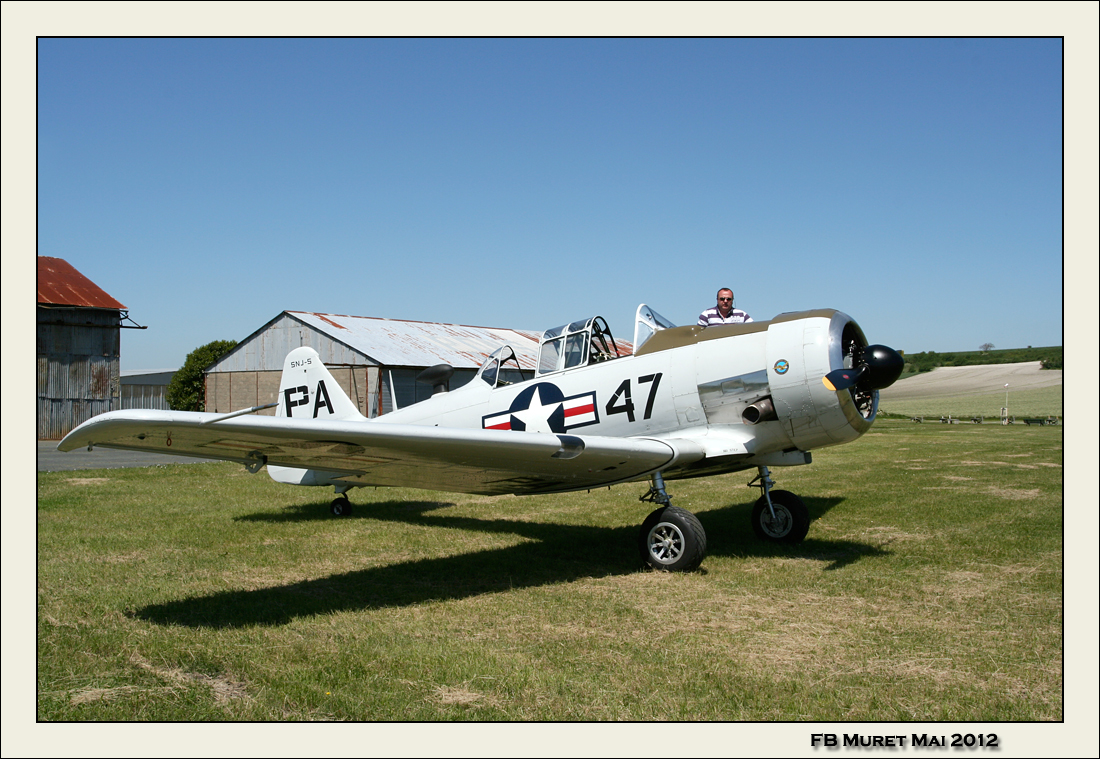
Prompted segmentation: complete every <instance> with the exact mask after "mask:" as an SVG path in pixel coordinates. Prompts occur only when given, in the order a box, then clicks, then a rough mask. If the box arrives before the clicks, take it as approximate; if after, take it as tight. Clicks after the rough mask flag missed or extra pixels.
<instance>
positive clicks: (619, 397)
mask: <svg viewBox="0 0 1100 759" xmlns="http://www.w3.org/2000/svg"><path fill="white" fill-rule="evenodd" d="M661 376H662V375H661V373H660V372H658V373H657V374H647V375H645V376H644V377H639V378H638V384H639V385H643V384H647V383H651V384H649V397H648V398H647V399H646V402H645V414H644V415H643V416H642V419H649V417H651V416H653V401H654V399H655V398H656V397H657V386H658V385H660V384H661ZM620 401H621V402H620ZM604 411H606V412H607V415H608V416H611V415H612V414H626V418H627V420H628V421H631V422H633V421H634V401H633V400H631V398H630V380H629V379H624V380H623V382H622V384H621V385H619V389H618V390H616V391H615V392H614V394H613V395H612V396H611V400H609V401H608V402H607V406H605V407H604Z"/></svg>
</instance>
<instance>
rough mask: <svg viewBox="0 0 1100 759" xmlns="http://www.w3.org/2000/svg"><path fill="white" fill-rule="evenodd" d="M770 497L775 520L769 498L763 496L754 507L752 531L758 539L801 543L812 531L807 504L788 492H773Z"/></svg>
mask: <svg viewBox="0 0 1100 759" xmlns="http://www.w3.org/2000/svg"><path fill="white" fill-rule="evenodd" d="M770 495H771V499H772V507H773V508H774V510H775V517H774V518H773V517H772V510H771V509H769V508H768V499H767V498H765V497H763V496H761V497H760V498H759V499H758V500H757V501H756V504H755V505H754V506H753V507H752V530H753V532H755V533H756V537H758V538H760V539H761V540H770V541H772V542H775V543H801V542H802V540H803V539H804V538H805V537H806V533H807V532H808V531H809V529H810V511H809V509H807V508H806V504H804V503H803V502H802V499H801V498H799V497H798V496H796V495H795V494H794V493H791V492H788V491H786V490H772V491H771V492H770Z"/></svg>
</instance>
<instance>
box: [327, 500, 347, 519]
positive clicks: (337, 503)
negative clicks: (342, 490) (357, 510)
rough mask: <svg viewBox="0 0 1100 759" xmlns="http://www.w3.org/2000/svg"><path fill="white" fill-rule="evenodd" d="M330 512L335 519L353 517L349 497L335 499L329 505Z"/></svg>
mask: <svg viewBox="0 0 1100 759" xmlns="http://www.w3.org/2000/svg"><path fill="white" fill-rule="evenodd" d="M328 510H329V511H331V512H332V515H333V516H334V517H346V516H350V515H351V501H349V500H348V499H347V496H340V497H339V498H335V499H333V501H332V503H331V504H329V507H328Z"/></svg>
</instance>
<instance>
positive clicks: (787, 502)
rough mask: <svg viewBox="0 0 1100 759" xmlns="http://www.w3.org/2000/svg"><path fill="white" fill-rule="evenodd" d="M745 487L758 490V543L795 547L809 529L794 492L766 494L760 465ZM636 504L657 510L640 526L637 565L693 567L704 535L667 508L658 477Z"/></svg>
mask: <svg viewBox="0 0 1100 759" xmlns="http://www.w3.org/2000/svg"><path fill="white" fill-rule="evenodd" d="M758 470H759V474H758V475H757V476H756V477H755V478H754V479H753V480H752V481H751V482H750V483H749V487H758V488H760V493H761V494H760V498H759V499H757V501H756V503H755V504H754V505H753V508H752V529H753V532H755V533H756V536H757V537H758V538H760V539H761V540H768V541H771V542H776V543H800V542H802V539H803V538H805V537H806V532H807V531H808V530H809V529H810V513H809V511H808V510H807V509H806V504H804V503H803V502H802V499H801V498H799V497H798V496H796V495H795V494H794V493H790V492H788V491H786V490H772V487H773V486H774V485H775V481H774V480H773V479H772V478H771V476H770V473H769V472H768V468H767V467H766V466H762V467H758ZM638 500H640V501H642V502H646V503H655V504H657V505H658V506H657V508H656V509H655V510H654V511H653V512H652V513H650V515H649V516H648V517H646V519H645V521H644V522H642V529H641V531H640V532H639V533H638V549H639V551H640V553H641V555H642V561H644V562H645V563H646V564H647V565H648V566H650V567H652V568H654V569H664V570H668V571H673V572H690V571H692V570H694V569H697V568H698V567H699V564H700V563H702V561H703V557H704V556H705V555H706V552H707V535H706V532H704V530H703V525H702V524H700V522H699V520H698V519H697V518H696V516H695V515H694V514H692V513H691V512H690V511H687V510H686V509H681V508H679V507H678V506H673V505H672V498H671V497H669V495H668V491H666V490H665V481H664V478H663V477H662V476H661V473H660V472H657V473H656V474H654V475H653V476H652V478H651V484H650V486H649V491H648V492H647V493H646V494H645V495H643V496H641V497H640V498H639V499H638Z"/></svg>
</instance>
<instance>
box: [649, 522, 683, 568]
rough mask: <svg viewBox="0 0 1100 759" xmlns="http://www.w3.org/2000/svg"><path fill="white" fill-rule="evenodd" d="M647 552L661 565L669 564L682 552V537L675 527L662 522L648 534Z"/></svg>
mask: <svg viewBox="0 0 1100 759" xmlns="http://www.w3.org/2000/svg"><path fill="white" fill-rule="evenodd" d="M649 552H650V554H651V555H652V556H653V558H654V559H655V560H656V561H658V562H660V563H661V564H671V563H673V562H674V561H676V560H677V559H678V558H680V554H682V553H683V552H684V536H683V535H682V534H681V533H680V531H679V530H678V529H677V528H676V526H675V525H672V524H669V523H668V522H662V523H661V524H659V525H657V526H656V527H654V528H653V529H652V530H651V531H650V533H649Z"/></svg>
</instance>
